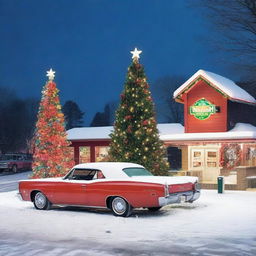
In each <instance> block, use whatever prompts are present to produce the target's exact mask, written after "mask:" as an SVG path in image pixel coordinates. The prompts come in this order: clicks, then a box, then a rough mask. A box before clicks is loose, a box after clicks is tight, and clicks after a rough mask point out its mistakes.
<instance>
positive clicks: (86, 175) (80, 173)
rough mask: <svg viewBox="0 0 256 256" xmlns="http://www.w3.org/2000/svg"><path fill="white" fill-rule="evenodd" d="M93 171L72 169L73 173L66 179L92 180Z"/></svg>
mask: <svg viewBox="0 0 256 256" xmlns="http://www.w3.org/2000/svg"><path fill="white" fill-rule="evenodd" d="M95 173H96V171H95V170H89V169H74V170H73V172H72V173H71V174H70V175H69V177H68V179H70V180H92V179H93V177H94V176H95Z"/></svg>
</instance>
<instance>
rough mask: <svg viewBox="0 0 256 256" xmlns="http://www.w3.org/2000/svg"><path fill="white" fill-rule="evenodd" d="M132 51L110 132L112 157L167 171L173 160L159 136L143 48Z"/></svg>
mask: <svg viewBox="0 0 256 256" xmlns="http://www.w3.org/2000/svg"><path fill="white" fill-rule="evenodd" d="M131 53H132V54H133V56H132V59H133V62H132V64H131V65H130V67H129V68H128V73H127V77H126V82H125V88H124V91H123V93H122V94H121V101H120V105H119V107H118V109H117V111H116V120H115V124H114V131H113V132H112V133H111V134H110V137H111V143H110V150H109V156H110V160H112V161H119V162H133V163H137V164H141V165H143V166H145V167H146V168H147V169H148V170H149V171H151V172H152V173H153V174H155V175H166V174H167V173H166V170H167V169H168V168H169V164H168V162H167V159H166V150H165V149H164V146H163V143H162V141H161V140H160V139H159V132H158V130H157V124H156V120H155V111H154V104H153V101H152V98H151V93H150V91H149V85H148V83H147V80H146V75H145V72H144V68H143V66H142V65H141V64H140V63H139V54H140V53H141V51H138V50H137V48H135V50H134V51H132V52H131Z"/></svg>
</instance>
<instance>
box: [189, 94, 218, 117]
mask: <svg viewBox="0 0 256 256" xmlns="http://www.w3.org/2000/svg"><path fill="white" fill-rule="evenodd" d="M189 113H190V115H193V116H194V117H195V118H197V119H199V120H205V119H207V118H208V117H210V115H212V114H215V113H216V107H215V105H213V104H211V103H210V102H209V101H208V100H206V99H204V98H202V99H200V100H198V101H197V102H195V104H194V105H193V106H190V108H189Z"/></svg>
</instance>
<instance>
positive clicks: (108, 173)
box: [74, 162, 144, 179]
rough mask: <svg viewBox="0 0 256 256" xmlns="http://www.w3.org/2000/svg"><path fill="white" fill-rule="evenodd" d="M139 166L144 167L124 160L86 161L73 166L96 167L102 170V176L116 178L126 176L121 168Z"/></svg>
mask: <svg viewBox="0 0 256 256" xmlns="http://www.w3.org/2000/svg"><path fill="white" fill-rule="evenodd" d="M132 167H139V168H144V167H143V166H142V165H139V164H133V163H124V162H99V163H86V164H78V165H76V166H74V168H84V169H86V168H88V169H96V170H100V171H102V173H103V174H104V176H105V177H106V178H108V179H116V178H128V175H127V174H125V172H123V171H122V170H123V169H124V168H132Z"/></svg>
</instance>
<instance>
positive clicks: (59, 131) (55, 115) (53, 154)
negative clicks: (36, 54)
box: [31, 69, 74, 178]
mask: <svg viewBox="0 0 256 256" xmlns="http://www.w3.org/2000/svg"><path fill="white" fill-rule="evenodd" d="M54 73H55V72H54V71H53V70H52V69H50V71H47V76H48V77H49V81H48V82H47V83H46V85H45V86H44V88H43V91H42V99H41V102H40V106H39V112H38V120H37V123H36V130H35V137H34V143H35V152H34V160H33V164H32V169H33V173H32V176H31V177H32V178H46V177H58V176H63V175H64V174H66V172H67V170H68V169H69V168H71V167H72V166H73V164H74V162H73V160H72V151H71V148H70V147H69V145H70V144H69V142H68V141H67V135H66V131H65V123H64V115H63V113H62V111H61V105H60V100H59V96H58V92H59V90H58V89H57V87H56V84H55V83H54V82H53V79H54V76H55V75H54Z"/></svg>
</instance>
